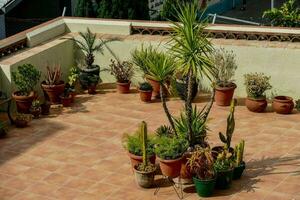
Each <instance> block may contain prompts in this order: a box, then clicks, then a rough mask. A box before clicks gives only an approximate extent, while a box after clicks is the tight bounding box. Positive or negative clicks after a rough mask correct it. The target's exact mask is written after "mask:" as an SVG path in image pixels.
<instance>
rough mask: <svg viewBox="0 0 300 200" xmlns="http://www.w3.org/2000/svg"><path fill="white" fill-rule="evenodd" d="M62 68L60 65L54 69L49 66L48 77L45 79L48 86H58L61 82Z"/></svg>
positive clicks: (56, 65)
mask: <svg viewBox="0 0 300 200" xmlns="http://www.w3.org/2000/svg"><path fill="white" fill-rule="evenodd" d="M61 76H62V72H61V67H60V65H59V64H55V65H54V66H53V67H50V66H49V65H48V66H47V75H46V77H45V83H46V84H47V85H58V84H60V82H61Z"/></svg>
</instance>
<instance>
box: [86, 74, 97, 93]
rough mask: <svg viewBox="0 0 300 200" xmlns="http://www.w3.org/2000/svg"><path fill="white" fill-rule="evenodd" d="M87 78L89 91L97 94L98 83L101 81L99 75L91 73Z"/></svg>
mask: <svg viewBox="0 0 300 200" xmlns="http://www.w3.org/2000/svg"><path fill="white" fill-rule="evenodd" d="M87 80H88V82H87V87H88V93H89V94H92V95H94V94H96V93H97V91H96V89H97V85H98V83H99V76H97V75H90V76H89V77H88V79H87Z"/></svg>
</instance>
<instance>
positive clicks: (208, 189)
mask: <svg viewBox="0 0 300 200" xmlns="http://www.w3.org/2000/svg"><path fill="white" fill-rule="evenodd" d="M193 182H194V184H195V188H196V192H197V194H198V195H199V196H200V197H210V196H211V195H212V194H213V192H214V189H215V186H216V178H214V179H210V180H200V179H198V178H196V177H193Z"/></svg>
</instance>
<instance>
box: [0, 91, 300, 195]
mask: <svg viewBox="0 0 300 200" xmlns="http://www.w3.org/2000/svg"><path fill="white" fill-rule="evenodd" d="M199 99H200V100H198V101H199V102H198V103H197V105H198V106H199V107H202V106H203V105H204V103H203V102H201V98H199ZM168 105H169V107H170V110H171V111H172V113H173V114H175V115H176V114H177V115H178V113H179V110H180V109H182V106H183V104H182V102H181V101H180V100H170V101H169V102H168ZM52 113H53V114H52V115H51V116H49V117H46V118H42V119H38V120H34V121H32V122H31V125H30V126H29V127H27V128H25V129H16V128H12V129H11V130H10V132H9V135H8V137H7V138H5V139H1V140H0V199H1V200H8V199H11V200H35V199H38V200H48V199H49V200H50V199H59V200H64V199H70V200H73V199H74V200H85V199H88V200H93V199H97V200H155V199H158V200H160V199H163V200H175V199H177V196H176V194H175V192H174V191H173V189H172V187H162V188H161V189H160V191H159V193H158V195H156V196H154V195H153V193H154V190H155V189H148V190H145V189H140V188H138V187H137V186H136V184H135V182H134V178H133V174H132V171H131V168H130V163H129V159H128V157H127V155H126V153H125V151H124V149H123V148H122V144H121V138H122V134H123V133H124V132H132V131H134V130H135V129H136V128H137V124H138V123H139V122H140V121H141V120H145V121H147V122H148V126H149V129H150V131H153V130H155V129H156V128H157V127H158V126H159V125H161V124H163V123H166V118H165V115H164V113H163V111H162V106H161V104H160V102H153V103H150V104H146V103H142V102H140V100H139V96H138V94H136V93H133V94H126V95H120V94H117V93H114V92H109V91H108V92H102V93H99V94H97V95H95V96H88V95H80V96H78V97H77V99H76V103H75V104H74V106H73V107H72V108H67V109H66V108H64V109H61V108H54V109H53V110H52ZM227 114H228V108H223V107H217V106H214V107H213V109H212V112H211V114H210V121H209V127H210V130H211V131H210V132H209V141H210V142H211V144H212V145H217V144H219V141H218V138H217V135H218V134H217V133H218V131H224V129H225V126H226V117H227ZM299 121H300V114H299V113H294V114H292V115H288V116H284V115H277V114H275V113H273V112H266V113H262V114H256V113H251V112H249V111H247V110H246V108H245V107H244V106H238V107H237V108H236V131H235V135H234V139H233V143H234V144H235V143H237V142H238V141H239V140H240V139H242V138H244V139H245V140H246V155H245V157H246V161H247V170H246V172H245V174H244V176H243V178H242V179H241V180H239V181H235V182H234V183H233V185H232V188H231V189H229V190H225V191H216V193H215V195H214V196H213V197H211V198H208V199H222V200H227V199H231V200H237V199H245V200H246V199H249V200H250V199H251V200H255V199H257V200H263V199H265V200H277V199H280V200H292V199H293V200H300V123H299ZM184 198H185V199H187V200H194V199H199V197H198V196H197V195H196V194H195V192H194V191H193V190H191V188H186V189H185V193H184Z"/></svg>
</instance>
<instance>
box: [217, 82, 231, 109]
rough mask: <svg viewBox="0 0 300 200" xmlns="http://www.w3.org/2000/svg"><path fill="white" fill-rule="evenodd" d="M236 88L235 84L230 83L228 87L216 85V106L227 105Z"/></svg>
mask: <svg viewBox="0 0 300 200" xmlns="http://www.w3.org/2000/svg"><path fill="white" fill-rule="evenodd" d="M235 88H236V84H234V83H233V84H232V85H231V86H230V87H219V86H217V87H216V88H215V89H216V96H215V100H216V104H217V105H218V106H229V105H230V103H231V100H232V97H233V94H234V90H235Z"/></svg>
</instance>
